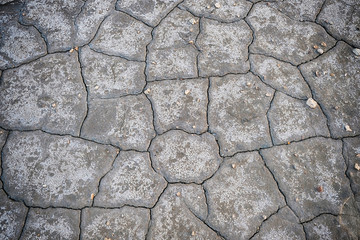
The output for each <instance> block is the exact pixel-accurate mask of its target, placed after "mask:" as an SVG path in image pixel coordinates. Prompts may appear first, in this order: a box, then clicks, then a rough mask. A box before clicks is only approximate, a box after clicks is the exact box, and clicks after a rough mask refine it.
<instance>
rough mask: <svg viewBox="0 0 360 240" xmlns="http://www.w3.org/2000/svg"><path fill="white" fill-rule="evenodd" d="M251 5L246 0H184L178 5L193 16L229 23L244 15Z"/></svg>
mask: <svg viewBox="0 0 360 240" xmlns="http://www.w3.org/2000/svg"><path fill="white" fill-rule="evenodd" d="M251 6H252V4H251V3H250V2H249V1H246V0H219V1H215V2H214V1H212V0H185V1H184V2H183V3H181V5H180V7H181V8H184V9H187V10H188V11H189V12H191V13H193V14H194V15H195V16H199V17H206V18H210V19H214V20H217V21H220V22H229V23H230V22H234V21H237V20H240V19H243V18H244V17H246V15H247V13H248V12H249V10H250V8H251Z"/></svg>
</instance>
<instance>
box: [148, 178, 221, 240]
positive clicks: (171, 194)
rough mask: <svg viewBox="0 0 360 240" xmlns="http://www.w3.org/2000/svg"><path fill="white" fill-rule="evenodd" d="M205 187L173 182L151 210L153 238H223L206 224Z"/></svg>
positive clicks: (150, 236)
mask: <svg viewBox="0 0 360 240" xmlns="http://www.w3.org/2000/svg"><path fill="white" fill-rule="evenodd" d="M206 214H207V207H206V198H205V195H204V190H203V189H202V187H201V186H199V185H195V184H186V185H185V184H170V185H169V187H168V188H167V189H166V190H165V192H164V193H163V194H162V195H161V197H160V199H159V201H158V203H157V204H156V206H155V207H154V208H153V209H151V216H152V223H151V225H150V229H149V234H148V238H149V239H160V240H165V239H219V240H220V239H221V238H220V237H219V236H218V235H217V234H216V232H214V231H213V230H212V229H211V228H209V227H208V226H207V225H206V224H204V222H203V221H204V219H205V218H206Z"/></svg>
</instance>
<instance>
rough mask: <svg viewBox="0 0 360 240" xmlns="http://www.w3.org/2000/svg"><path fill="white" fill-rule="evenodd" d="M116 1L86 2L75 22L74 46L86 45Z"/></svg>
mask: <svg viewBox="0 0 360 240" xmlns="http://www.w3.org/2000/svg"><path fill="white" fill-rule="evenodd" d="M115 2H116V0H105V1H104V0H87V1H86V2H85V4H84V6H83V7H82V9H81V12H80V13H79V15H78V16H77V18H76V21H75V29H76V36H75V40H74V41H75V46H82V45H84V44H87V43H88V42H89V41H90V40H91V39H92V38H93V37H94V36H95V34H96V32H97V30H98V28H99V26H100V24H101V22H102V21H103V20H104V19H105V17H107V16H108V15H109V14H110V13H111V11H112V10H113V8H114V6H115Z"/></svg>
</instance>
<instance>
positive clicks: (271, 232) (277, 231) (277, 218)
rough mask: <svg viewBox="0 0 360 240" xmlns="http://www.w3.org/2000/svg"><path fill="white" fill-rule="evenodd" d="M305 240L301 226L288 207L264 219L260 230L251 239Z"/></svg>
mask: <svg viewBox="0 0 360 240" xmlns="http://www.w3.org/2000/svg"><path fill="white" fill-rule="evenodd" d="M272 239H274V240H275V239H276V240H287V239H299V240H305V239H306V238H305V232H304V230H303V226H302V225H301V224H300V223H299V219H298V218H297V217H296V215H295V214H294V213H293V212H292V211H291V210H290V208H289V207H284V208H281V209H280V210H279V211H278V212H277V213H276V214H274V215H272V216H271V217H270V218H269V219H266V221H265V222H263V224H262V226H261V227H260V231H259V232H258V233H257V234H256V235H255V236H254V238H252V240H272Z"/></svg>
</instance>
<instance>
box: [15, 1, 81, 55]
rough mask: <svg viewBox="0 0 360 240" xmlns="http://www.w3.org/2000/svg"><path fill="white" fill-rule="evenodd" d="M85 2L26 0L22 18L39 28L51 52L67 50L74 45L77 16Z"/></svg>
mask: <svg viewBox="0 0 360 240" xmlns="http://www.w3.org/2000/svg"><path fill="white" fill-rule="evenodd" d="M83 4H84V2H83V1H82V0H81V1H78V0H67V1H60V0H32V1H25V2H24V7H23V10H22V12H23V13H22V15H21V18H20V20H21V21H22V22H23V23H24V24H26V25H34V26H35V27H36V28H37V29H39V31H40V32H41V34H42V35H44V37H45V39H46V41H47V45H48V51H49V52H50V53H53V52H57V51H66V50H69V49H71V48H72V47H74V41H73V36H74V35H75V32H76V28H75V18H76V16H77V15H78V14H79V13H80V10H81V7H82V6H83Z"/></svg>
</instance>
